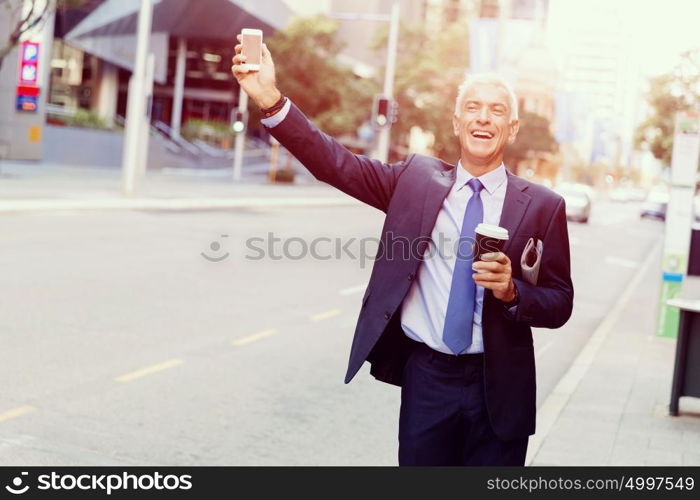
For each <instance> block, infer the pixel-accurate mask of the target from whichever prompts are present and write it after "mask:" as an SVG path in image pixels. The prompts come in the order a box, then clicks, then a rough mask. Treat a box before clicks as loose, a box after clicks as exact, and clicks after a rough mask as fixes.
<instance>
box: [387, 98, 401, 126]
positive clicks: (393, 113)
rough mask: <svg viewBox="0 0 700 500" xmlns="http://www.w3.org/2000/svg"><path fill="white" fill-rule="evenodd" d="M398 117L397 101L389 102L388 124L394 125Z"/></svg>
mask: <svg viewBox="0 0 700 500" xmlns="http://www.w3.org/2000/svg"><path fill="white" fill-rule="evenodd" d="M398 116H399V103H398V101H391V105H390V106H389V123H396V120H397V119H398Z"/></svg>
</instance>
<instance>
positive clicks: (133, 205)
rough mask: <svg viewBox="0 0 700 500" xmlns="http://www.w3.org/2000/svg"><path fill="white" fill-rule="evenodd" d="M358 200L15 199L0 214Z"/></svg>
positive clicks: (316, 204)
mask: <svg viewBox="0 0 700 500" xmlns="http://www.w3.org/2000/svg"><path fill="white" fill-rule="evenodd" d="M357 203H359V202H358V201H356V200H354V199H353V198H337V197H333V198H329V197H323V198H321V197H320V198H235V199H230V198H169V199H158V198H140V199H126V198H125V199H121V198H110V199H95V200H13V201H0V213H12V212H45V211H62V210H71V211H74V210H81V211H91V210H159V211H162V210H173V211H181V210H212V209H237V208H258V207H260V208H275V207H336V206H353V205H356V204H357Z"/></svg>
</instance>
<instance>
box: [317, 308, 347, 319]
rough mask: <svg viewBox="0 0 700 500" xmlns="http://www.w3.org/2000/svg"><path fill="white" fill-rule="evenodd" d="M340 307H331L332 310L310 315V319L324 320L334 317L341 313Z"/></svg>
mask: <svg viewBox="0 0 700 500" xmlns="http://www.w3.org/2000/svg"><path fill="white" fill-rule="evenodd" d="M340 312H341V310H340V309H331V310H330V311H324V312H320V313H318V314H313V315H311V316H309V321H323V320H324V319H328V318H332V317H333V316H337V315H338V314H340Z"/></svg>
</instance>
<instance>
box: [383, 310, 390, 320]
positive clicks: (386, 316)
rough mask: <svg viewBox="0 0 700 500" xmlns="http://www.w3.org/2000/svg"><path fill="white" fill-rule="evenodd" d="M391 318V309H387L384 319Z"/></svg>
mask: <svg viewBox="0 0 700 500" xmlns="http://www.w3.org/2000/svg"><path fill="white" fill-rule="evenodd" d="M389 318H391V314H389V311H386V312H385V313H384V319H389Z"/></svg>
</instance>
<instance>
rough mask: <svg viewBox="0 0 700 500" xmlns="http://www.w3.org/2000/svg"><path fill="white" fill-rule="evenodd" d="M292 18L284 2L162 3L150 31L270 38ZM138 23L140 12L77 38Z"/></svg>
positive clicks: (128, 30)
mask: <svg viewBox="0 0 700 500" xmlns="http://www.w3.org/2000/svg"><path fill="white" fill-rule="evenodd" d="M291 15H292V12H291V10H290V9H289V7H287V5H286V4H285V3H284V2H283V1H282V0H264V1H260V0H161V2H159V3H157V4H155V5H154V7H153V27H152V29H151V31H152V32H153V33H168V34H170V35H172V36H178V37H183V38H205V39H212V40H235V36H236V34H238V33H240V32H241V29H243V28H257V29H261V30H262V31H263V33H264V34H265V36H271V35H272V34H273V33H274V31H276V30H278V29H281V28H284V26H285V25H286V24H287V22H288V20H289V18H290V17H291ZM137 21H138V11H136V12H132V13H130V14H127V15H125V16H124V17H121V18H118V19H116V20H114V21H112V22H109V23H107V24H104V25H102V26H99V27H96V28H94V29H92V30H90V31H87V32H83V33H80V34H79V35H78V38H81V37H96V36H100V37H104V36H112V35H126V34H134V33H136V26H137ZM68 38H70V34H69V35H68Z"/></svg>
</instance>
